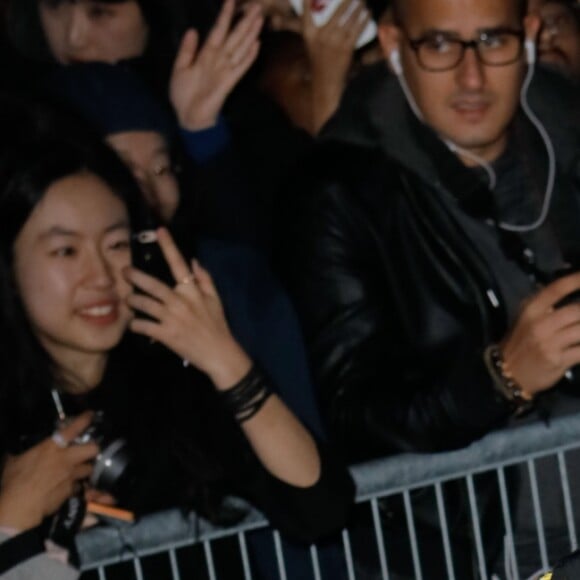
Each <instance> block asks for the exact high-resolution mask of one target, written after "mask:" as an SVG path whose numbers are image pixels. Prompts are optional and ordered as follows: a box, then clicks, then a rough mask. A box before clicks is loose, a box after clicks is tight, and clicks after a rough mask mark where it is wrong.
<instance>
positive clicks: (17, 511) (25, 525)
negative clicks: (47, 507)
mask: <svg viewBox="0 0 580 580" xmlns="http://www.w3.org/2000/svg"><path fill="white" fill-rule="evenodd" d="M41 523H42V515H40V514H35V513H34V510H31V509H26V508H23V507H22V506H21V505H14V504H11V502H10V500H9V499H8V500H0V528H9V529H12V530H16V531H18V532H23V531H26V530H31V529H32V528H35V527H37V526H39V525H40V524H41Z"/></svg>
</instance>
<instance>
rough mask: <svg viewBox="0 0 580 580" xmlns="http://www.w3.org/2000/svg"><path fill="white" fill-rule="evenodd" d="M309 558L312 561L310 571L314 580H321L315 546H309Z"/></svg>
mask: <svg viewBox="0 0 580 580" xmlns="http://www.w3.org/2000/svg"><path fill="white" fill-rule="evenodd" d="M310 558H311V559H312V571H313V572H314V580H322V576H321V574H320V561H319V559H318V548H317V547H316V544H312V545H311V546H310Z"/></svg>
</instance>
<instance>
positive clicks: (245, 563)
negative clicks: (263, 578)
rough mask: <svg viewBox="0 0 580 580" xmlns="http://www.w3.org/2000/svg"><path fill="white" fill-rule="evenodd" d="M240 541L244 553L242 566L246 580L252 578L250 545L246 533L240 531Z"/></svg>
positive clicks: (241, 551)
mask: <svg viewBox="0 0 580 580" xmlns="http://www.w3.org/2000/svg"><path fill="white" fill-rule="evenodd" d="M238 542H239V544H240V553H241V555H242V566H243V568H244V578H245V580H252V570H251V568H250V557H249V556H248V546H247V544H246V534H245V533H244V532H239V533H238Z"/></svg>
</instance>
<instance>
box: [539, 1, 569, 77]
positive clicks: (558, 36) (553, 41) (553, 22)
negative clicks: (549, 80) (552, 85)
mask: <svg viewBox="0 0 580 580" xmlns="http://www.w3.org/2000/svg"><path fill="white" fill-rule="evenodd" d="M529 10H530V12H531V13H534V14H537V15H538V16H539V17H540V18H541V20H542V28H541V29H540V36H539V40H538V58H539V60H540V62H542V63H544V64H547V65H549V66H553V67H554V68H557V69H558V70H560V71H561V72H563V73H565V74H567V75H569V76H570V77H574V78H576V79H580V24H579V20H578V14H577V13H576V12H575V9H574V8H573V7H572V6H570V4H569V3H566V2H557V1H549V0H548V1H546V0H531V1H530V5H529ZM576 10H578V9H576Z"/></svg>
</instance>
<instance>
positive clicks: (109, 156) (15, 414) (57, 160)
mask: <svg viewBox="0 0 580 580" xmlns="http://www.w3.org/2000/svg"><path fill="white" fill-rule="evenodd" d="M43 122H44V121H42V120H40V119H39V122H38V124H34V123H33V125H34V128H35V130H36V135H24V134H23V135H21V136H20V137H17V138H16V140H14V139H12V141H11V142H10V145H9V146H7V147H6V148H3V150H2V151H0V328H1V331H2V336H3V346H2V349H0V360H1V364H2V366H1V368H2V373H1V374H0V398H1V402H0V413H1V412H2V410H4V409H11V411H10V413H9V414H8V415H7V416H3V417H1V418H0V425H1V427H0V429H5V428H8V429H9V430H11V432H12V433H15V432H18V431H21V430H22V429H24V430H26V426H27V425H31V424H36V426H39V424H42V422H43V421H45V420H47V419H45V416H46V413H44V412H43V409H44V408H45V401H46V399H47V396H48V394H49V392H50V388H51V387H52V386H53V381H54V377H55V369H54V368H53V365H52V362H51V360H50V358H49V356H48V355H47V353H46V352H45V351H44V349H43V348H42V347H41V346H40V344H39V342H38V340H37V339H36V337H35V336H34V333H33V332H32V331H31V329H30V324H29V322H28V319H27V317H26V314H25V312H24V309H23V306H22V304H21V301H20V298H19V296H18V292H17V289H16V286H15V283H14V276H13V246H14V242H15V240H16V238H17V237H18V234H19V233H20V231H21V230H22V227H23V226H24V224H25V223H26V221H27V220H28V218H29V216H30V214H31V213H32V211H33V210H34V208H35V207H36V205H37V204H38V202H39V201H40V200H41V199H42V198H43V196H44V194H45V192H46V191H47V189H48V188H49V187H50V185H51V184H52V183H54V182H56V181H57V180H59V179H61V178H63V177H66V176H68V175H73V174H75V173H78V172H79V171H89V172H91V173H94V174H96V175H98V176H99V177H101V178H102V179H103V180H104V181H105V182H106V183H107V185H109V187H110V189H111V190H112V192H113V193H114V194H115V195H116V196H118V197H119V198H120V199H121V200H122V201H123V202H124V203H125V205H126V206H127V208H128V210H129V215H130V219H131V220H133V221H141V220H142V219H143V217H144V215H145V214H144V212H143V210H142V209H141V208H140V205H139V203H140V202H139V199H140V196H139V192H138V190H137V188H136V186H135V184H134V181H133V179H132V177H131V176H130V174H129V173H128V171H127V170H126V168H125V167H124V166H123V164H122V163H120V162H119V161H118V159H117V157H116V156H115V154H114V153H113V152H112V151H109V150H108V148H106V147H105V146H104V145H102V144H100V143H99V142H97V141H94V140H92V139H88V138H87V140H86V142H84V143H81V142H79V141H78V140H75V141H73V140H69V139H67V138H66V137H55V136H54V135H52V136H48V135H43V134H42V132H43V131H42V129H41V127H42V124H43ZM21 129H23V128H22V127H21ZM23 130H24V133H26V128H24V129H23ZM59 131H61V134H62V132H63V131H64V127H63V125H62V124H59ZM12 135H14V133H12ZM16 426H18V428H17V429H16V428H15V427H16ZM13 443H14V445H16V444H17V442H13Z"/></svg>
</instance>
